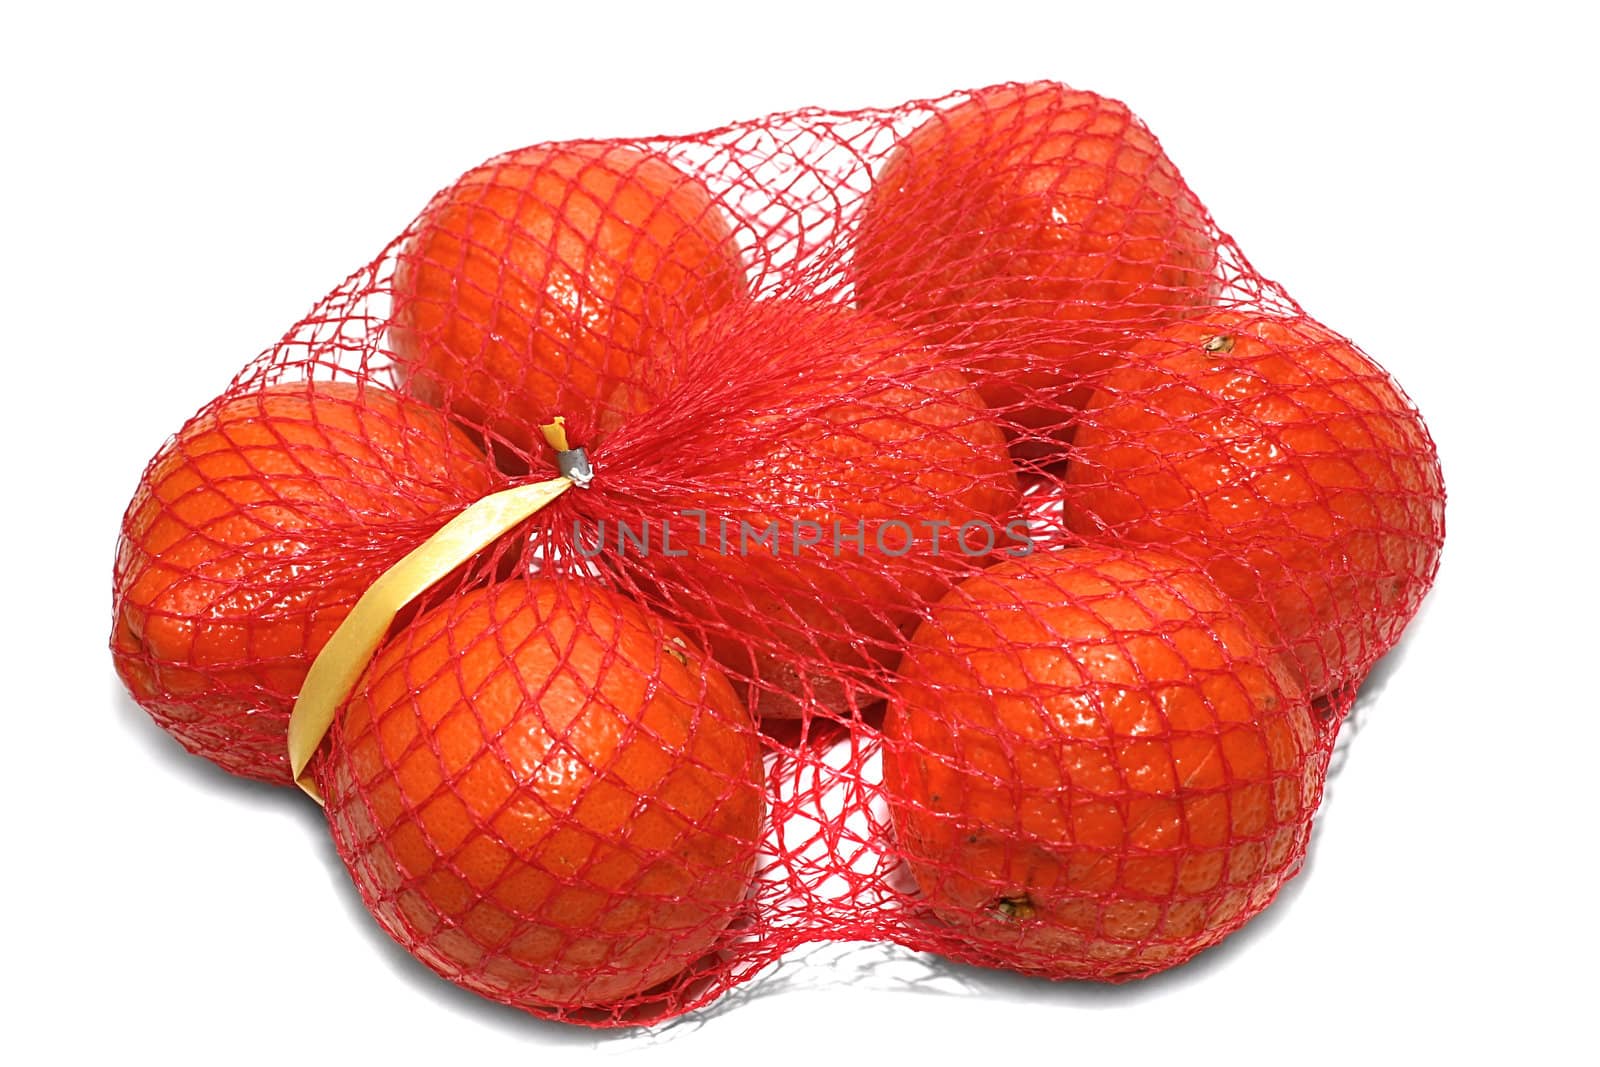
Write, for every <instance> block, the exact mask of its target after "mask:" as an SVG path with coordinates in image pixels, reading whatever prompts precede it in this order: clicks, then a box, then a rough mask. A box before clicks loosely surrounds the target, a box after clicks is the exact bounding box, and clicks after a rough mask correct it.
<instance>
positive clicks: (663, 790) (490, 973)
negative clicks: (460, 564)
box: [317, 578, 763, 1010]
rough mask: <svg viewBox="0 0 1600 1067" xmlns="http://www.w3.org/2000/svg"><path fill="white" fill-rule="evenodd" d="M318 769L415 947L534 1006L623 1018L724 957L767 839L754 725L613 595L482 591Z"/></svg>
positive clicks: (362, 698) (378, 679) (387, 921)
mask: <svg viewBox="0 0 1600 1067" xmlns="http://www.w3.org/2000/svg"><path fill="white" fill-rule="evenodd" d="M331 737H332V747H331V748H330V750H329V752H328V755H327V757H326V760H325V762H323V763H322V764H320V765H319V767H318V769H317V775H318V781H319V783H320V784H321V785H322V788H323V791H324V795H325V796H326V797H327V799H328V804H327V814H328V819H329V823H330V825H331V826H332V828H333V832H334V836H335V840H336V842H337V844H338V847H339V852H340V855H341V856H342V857H343V858H344V860H345V863H346V864H347V865H348V867H349V868H350V873H351V875H352V877H353V878H354V879H355V882H356V885H357V886H358V887H359V889H360V890H361V893H362V896H363V898H364V899H365V900H366V902H367V904H368V906H369V907H370V908H371V909H372V911H373V914H374V915H376V916H377V918H378V920H379V922H380V923H382V924H383V926H384V927H385V929H387V930H388V931H389V932H390V934H391V935H393V936H394V938H395V939H396V940H397V941H399V942H400V943H401V944H402V945H403V946H405V947H406V948H407V949H408V950H409V951H410V952H412V953H413V954H414V955H415V956H416V957H417V958H418V959H420V960H422V961H423V962H424V963H426V964H427V965H428V966H429V967H432V968H433V969H434V970H435V971H437V972H438V973H439V974H441V975H443V976H444V977H446V978H448V979H450V980H451V981H453V982H456V983H458V984H460V985H463V986H466V987H467V988H469V989H473V990H475V991H477V992H480V993H483V994H485V995H488V996H491V997H494V998H496V999H499V1000H503V1001H506V1002H509V1003H514V1004H518V1005H522V1006H524V1007H535V1008H545V1009H560V1010H574V1009H579V1008H586V1007H597V1006H603V1005H612V1004H616V1003H617V1002H619V1001H625V1000H627V999H628V998H631V997H635V996H636V995H638V994H641V993H643V992H645V991H647V990H649V989H650V988H651V987H652V986H656V985H658V984H659V983H662V982H664V981H667V980H668V979H671V978H673V977H674V976H676V975H678V974H679V973H681V972H682V971H683V970H684V969H685V968H686V967H689V966H690V965H691V964H693V963H694V962H695V960H696V959H697V958H698V957H700V956H701V955H702V954H703V953H705V952H706V951H707V950H708V949H709V948H711V947H712V945H713V944H714V942H715V941H716V940H717V938H718V936H719V935H720V934H721V932H722V930H723V929H724V928H725V927H726V925H727V924H728V922H729V921H730V919H731V918H732V917H733V916H734V915H735V913H736V912H737V911H738V909H739V907H740V904H741V901H742V899H743V897H744V894H745V891H746V889H747V888H748V885H749V882H750V879H751V875H752V870H753V864H754V859H755V854H756V848H757V845H758V842H759V840H760V835H761V819H762V810H763V797H762V771H761V751H760V745H759V742H758V740H757V738H756V734H755V731H754V729H753V727H752V725H751V722H750V716H749V713H748V712H747V711H746V710H745V708H744V706H743V705H742V704H740V702H739V700H738V698H737V696H736V695H735V694H734V691H733V689H732V687H731V686H730V685H729V684H728V682H727V680H726V679H725V678H724V677H723V676H722V674H721V672H719V671H718V670H717V669H716V668H715V667H714V666H711V665H709V664H707V663H705V662H703V661H702V659H701V656H700V654H699V653H698V652H697V651H696V650H694V649H693V648H691V647H690V646H689V645H688V643H687V642H686V641H685V640H684V638H683V636H682V635H681V634H680V633H679V632H678V631H677V630H675V629H674V628H672V627H671V626H669V625H667V624H665V623H663V622H661V621H660V620H658V619H656V618H655V617H653V616H650V615H648V614H647V613H646V612H645V611H643V610H642V609H641V608H639V607H637V606H636V605H634V604H633V603H631V602H629V601H627V600H625V599H623V598H622V597H620V596H618V595H616V594H614V593H610V592H608V591H606V590H604V589H602V588H600V587H598V586H594V585H589V584H584V583H579V582H566V583H558V582H556V581H552V580H550V579H544V578H535V579H526V580H515V581H511V582H506V583H502V584H499V585H495V586H491V587H488V588H484V589H479V590H475V591H472V592H469V593H466V594H464V595H462V596H461V597H459V598H458V599H457V600H456V601H454V602H451V603H447V604H445V605H443V606H441V607H438V608H436V609H434V610H432V611H430V612H426V613H424V614H423V615H422V616H421V617H420V618H419V619H418V620H417V621H416V622H415V623H414V624H413V625H412V626H411V627H409V628H408V629H406V630H405V631H402V632H401V633H400V634H398V635H397V636H396V637H395V638H393V639H392V640H391V641H390V643H389V644H388V645H387V646H385V647H384V648H383V649H381V650H380V651H379V653H378V655H377V656H376V657H375V658H374V660H373V662H372V663H371V665H370V666H369V667H368V669H367V672H366V674H365V675H364V677H363V678H362V680H361V682H360V683H359V684H358V685H357V687H356V689H355V691H354V693H353V694H352V696H351V698H350V701H349V703H348V704H347V706H346V707H345V708H344V710H343V712H342V713H341V715H340V718H339V719H338V721H337V722H336V723H335V725H334V729H333V732H332V735H331Z"/></svg>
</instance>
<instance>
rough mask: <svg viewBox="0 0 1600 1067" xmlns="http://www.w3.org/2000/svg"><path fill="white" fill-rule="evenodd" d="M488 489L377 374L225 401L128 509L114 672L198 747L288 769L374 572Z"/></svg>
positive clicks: (278, 777)
mask: <svg viewBox="0 0 1600 1067" xmlns="http://www.w3.org/2000/svg"><path fill="white" fill-rule="evenodd" d="M489 488H490V481H489V471H488V464H487V462H486V461H485V460H484V457H483V454H482V453H481V452H480V451H479V450H478V449H477V448H476V447H475V446H474V445H473V444H472V443H471V442H470V441H468V440H467V439H466V437H464V436H463V435H462V434H461V433H460V432H459V431H456V430H454V429H452V428H451V427H449V426H448V425H447V424H446V423H445V420H444V419H443V418H441V417H440V415H439V414H438V412H436V411H434V410H433V409H431V408H428V407H425V406H423V405H421V404H418V403H415V402H413V401H409V400H406V399H405V398H403V397H400V396H398V395H397V394H395V393H392V392H390V391H388V390H385V389H380V388H377V387H376V386H371V385H355V384H351V383H333V382H295V383H291V384H280V385H273V386H269V387H267V388H264V389H262V390H260V391H259V392H252V393H245V394H241V395H238V396H234V397H231V398H229V399H226V400H224V401H222V402H221V403H220V404H218V405H217V406H215V407H213V408H211V409H210V410H208V411H206V412H205V413H203V414H202V415H200V416H199V417H197V418H196V419H194V420H193V421H191V422H190V423H189V424H188V425H187V426H185V427H184V428H183V430H182V431H181V432H180V433H179V434H178V435H177V437H176V438H174V439H173V440H172V441H171V442H169V443H168V444H167V445H166V446H165V447H164V448H163V449H162V450H161V452H160V453H159V454H158V455H157V456H156V458H155V460H154V461H153V462H152V463H151V465H150V467H149V469H148V470H147V471H146V473H145V476H144V478H143V479H142V480H141V482H140V483H139V488H138V490H137V491H136V492H135V494H134V497H133V501H132V503H130V504H129V505H128V511H127V515H126V516H125V518H124V519H123V526H122V539H121V543H120V545H119V546H118V554H117V565H116V573H115V577H114V584H115V588H114V614H115V620H116V621H115V627H114V632H113V635H112V650H113V656H114V659H115V662H116V667H117V672H118V674H120V675H121V677H122V680H123V682H124V684H126V685H127V687H128V690H129V692H131V693H132V694H133V697H134V699H135V700H137V701H138V702H139V703H140V704H141V705H142V706H143V707H144V708H145V710H146V711H148V712H149V713H150V715H151V717H152V718H154V719H155V720H156V722H157V723H159V724H160V725H161V726H163V727H164V728H165V729H166V730H167V731H168V732H170V733H171V734H172V735H173V736H174V737H176V738H177V739H178V741H179V742H181V743H182V744H183V746H184V747H185V748H187V749H188V750H189V751H190V752H193V753H195V754H197V755H201V756H205V757H206V758H207V759H209V760H211V761H212V762H213V763H216V764H218V765H219V766H221V767H223V768H224V769H226V770H229V771H231V772H233V773H234V774H239V775H244V776H246V777H250V778H259V779H263V780H265V781H269V782H278V783H283V784H287V783H288V782H289V780H290V776H289V764H288V758H287V754H286V750H285V746H286V745H287V737H286V730H287V726H288V717H289V711H290V709H291V708H292V707H293V704H294V700H295V697H296V695H297V694H298V693H299V691H300V684H301V682H302V681H304V679H305V674H306V671H307V669H308V668H309V667H310V665H311V662H312V660H313V659H314V658H315V657H316V655H317V653H318V652H320V651H321V650H322V646H323V645H324V644H325V643H326V642H327V640H328V638H329V636H331V635H332V633H333V631H334V629H335V628H336V627H337V626H338V625H339V623H340V622H342V621H343V620H344V617H345V615H346V614H347V613H348V612H349V610H350V608H351V607H352V606H354V604H355V601H356V600H357V599H358V598H359V597H360V595H361V594H362V592H364V591H365V590H366V587H367V586H368V585H370V584H371V583H372V581H373V580H374V579H376V578H377V577H378V575H380V574H381V573H383V570H384V568H385V567H386V566H387V565H388V564H389V563H392V562H393V561H394V560H395V559H397V558H398V557H399V556H400V555H401V554H403V553H404V551H406V549H407V548H408V547H409V546H408V545H407V544H405V543H404V541H403V537H402V535H406V536H409V535H411V534H418V535H420V533H421V532H422V531H428V532H431V529H432V528H433V527H435V526H437V525H438V524H439V523H441V522H442V521H443V518H444V514H445V513H446V512H448V511H449V510H451V509H453V508H456V507H458V506H462V505H465V504H467V503H470V502H471V501H473V500H475V499H477V498H478V497H479V496H482V495H483V494H484V493H486V492H487V491H488V490H489Z"/></svg>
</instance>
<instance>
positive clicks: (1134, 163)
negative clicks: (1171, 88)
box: [853, 82, 1217, 443]
mask: <svg viewBox="0 0 1600 1067" xmlns="http://www.w3.org/2000/svg"><path fill="white" fill-rule="evenodd" d="M1216 265H1217V245H1216V242H1215V240H1214V238H1213V235H1212V230H1211V227H1210V223H1209V221H1208V219H1207V217H1206V214H1205V211H1204V209H1203V208H1202V207H1201V206H1200V203H1199V202H1198V201H1197V200H1196V199H1195V197H1194V196H1193V194H1191V193H1190V192H1189V190H1188V189H1187V187H1185V185H1184V183H1183V180H1182V178H1181V177H1179V175H1178V171H1177V168H1175V167H1174V166H1173V165H1172V163H1171V162H1170V161H1169V160H1168V159H1167V157H1166V155H1165V154H1164V153H1163V152H1162V150H1161V146H1160V145H1159V144H1158V143H1157V141H1156V139H1155V137H1154V136H1153V135H1152V134H1151V133H1150V131H1149V130H1148V129H1146V128H1145V126H1144V125H1143V124H1142V123H1140V122H1139V120H1138V119H1137V118H1136V117H1135V116H1134V115H1133V113H1132V112H1131V111H1129V110H1128V108H1127V107H1126V106H1125V105H1123V104H1121V103H1119V102H1117V101H1115V100H1108V99H1106V98H1105V97H1102V96H1097V95H1096V94H1094V93H1089V92H1079V91H1075V90H1072V89H1068V88H1067V87H1065V86H1063V85H1059V84H1056V83H1054V82H1033V83H1030V84H1026V85H1001V86H995V87H992V88H989V89H983V90H979V91H977V92H975V93H973V94H972V95H971V96H970V97H969V98H968V99H967V100H966V101H964V102H962V103H960V104H958V105H956V106H955V107H952V108H949V109H947V110H944V111H941V112H939V113H937V114H935V115H934V116H933V117H932V118H930V119H928V120H927V121H926V122H925V123H923V124H922V125H921V126H919V127H918V128H917V129H915V130H913V131H912V132H911V134H910V135H909V136H907V137H906V138H905V140H904V141H903V142H902V143H901V144H900V145H899V146H898V147H897V148H896V149H895V150H894V152H893V154H892V155H891V156H890V157H889V159H888V161H887V162H886V163H885V164H884V166H883V169H882V171H881V172H880V173H879V174H878V176H877V178H876V179H875V181H874V182H873V186H872V191H871V193H870V195H869V196H868V198H867V200H866V203H865V206H864V207H863V210H862V215H861V222H860V229H859V232H858V234H857V236H856V244H855V265H854V275H853V276H854V280H855V284H856V292H857V299H858V302H859V304H860V305H861V306H862V307H864V308H868V309H870V310H874V311H878V312H881V313H882V314H885V315H888V316H890V317H891V318H893V319H894V320H895V321H897V322H899V323H901V324H903V325H905V326H908V327H913V328H915V329H917V330H919V331H921V332H922V334H923V336H924V337H926V338H928V339H930V340H933V341H936V342H938V343H941V344H951V345H958V346H961V347H962V348H963V349H965V350H967V352H968V358H969V359H970V361H971V364H972V367H973V369H974V371H975V372H977V377H976V383H977V385H978V388H979V389H980V390H981V391H982V393H983V396H984V399H985V400H986V401H987V402H988V403H989V404H990V405H991V406H993V407H995V408H997V409H999V410H1001V411H1003V413H1004V415H1005V418H1006V419H1007V421H1008V422H1011V423H1014V424H1016V426H1018V427H1019V428H1020V429H1021V430H1022V431H1024V432H1027V431H1055V430H1062V429H1063V428H1064V424H1065V423H1066V422H1067V420H1068V419H1069V418H1070V416H1071V413H1072V411H1073V409H1075V408H1076V407H1077V406H1078V405H1080V404H1081V403H1082V401H1083V400H1084V398H1085V397H1086V396H1087V388H1086V386H1087V385H1088V383H1089V382H1091V380H1092V377H1093V375H1094V374H1095V373H1097V372H1098V371H1100V370H1102V369H1104V368H1105V367H1107V366H1111V365H1114V363H1115V362H1116V357H1117V355H1118V354H1119V353H1121V352H1122V351H1124V350H1125V349H1126V347H1127V344H1128V343H1129V341H1130V339H1132V338H1136V337H1137V336H1138V335H1139V334H1140V333H1141V332H1146V331H1149V330H1151V329H1154V328H1158V327H1160V326H1161V325H1163V324H1165V323H1167V322H1170V321H1171V320H1173V319H1175V318H1177V317H1179V316H1180V315H1182V314H1183V313H1184V310H1185V309H1186V308H1188V307H1191V306H1194V305H1200V304H1207V303H1209V302H1210V298H1211V295H1212V293H1213V292H1214V290H1215V278H1214V275H1215V268H1216ZM1050 436H1054V434H1052V433H1044V434H1041V437H1050ZM1039 439H1040V438H1035V440H1034V442H1033V443H1038V440H1039Z"/></svg>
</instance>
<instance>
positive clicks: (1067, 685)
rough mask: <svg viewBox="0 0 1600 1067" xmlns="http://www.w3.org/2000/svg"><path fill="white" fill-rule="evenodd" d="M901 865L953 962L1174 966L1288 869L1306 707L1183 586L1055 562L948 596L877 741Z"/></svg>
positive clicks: (909, 657)
mask: <svg viewBox="0 0 1600 1067" xmlns="http://www.w3.org/2000/svg"><path fill="white" fill-rule="evenodd" d="M885 735H886V745H885V755H884V775H885V786H886V789H887V792H888V797H889V803H890V812H891V816H892V818H893V821H894V826H895V830H896V834H897V839H898V841H899V845H900V847H901V849H902V850H903V851H904V853H905V854H906V856H907V857H908V858H909V860H910V863H911V869H912V872H913V874H914V875H915V877H916V881H917V885H918V887H919V889H920V895H919V896H918V897H917V898H916V899H917V903H919V904H921V905H924V906H926V907H927V908H929V909H931V911H932V912H933V913H934V915H935V916H936V917H937V918H938V920H939V921H940V922H941V923H942V924H943V926H944V932H945V936H946V939H947V942H948V943H949V944H950V945H951V946H952V948H953V950H954V951H956V952H957V954H960V955H962V956H963V957H964V958H970V959H973V960H975V961H976V962H981V963H986V964H990V965H997V966H1005V967H1009V968H1013V969H1016V970H1020V971H1024V972H1027V973H1036V974H1044V975H1049V976H1051V977H1057V978H1100V979H1110V980H1118V979H1124V978H1133V977H1141V976H1144V975H1147V974H1151V973H1154V972H1156V971H1159V970H1162V969H1164V968H1167V967H1171V966H1174V965H1176V964H1179V963H1182V962H1184V961H1185V960H1187V959H1189V958H1191V957H1192V956H1193V955H1194V954H1195V953H1197V952H1199V951H1201V950H1202V949H1204V948H1206V947H1208V946H1210V945H1212V944H1215V943H1216V942H1217V941H1220V940H1221V939H1222V938H1223V937H1224V936H1226V935H1227V934H1228V933H1230V932H1231V931H1232V930H1234V929H1236V928H1237V927H1238V926H1239V925H1241V924H1242V923H1243V922H1245V921H1246V920H1247V919H1248V918H1249V917H1251V916H1252V915H1254V914H1255V913H1256V912H1258V911H1260V910H1261V909H1262V908H1263V907H1265V906H1266V905H1267V903H1268V902H1270V901H1271V899H1272V897H1273V895H1274V894H1275V893H1276V892H1277V891H1278V889H1279V888H1280V887H1281V886H1282V885H1283V883H1284V882H1285V881H1286V880H1287V879H1288V878H1289V877H1290V876H1291V875H1292V874H1294V873H1295V871H1296V870H1297V869H1298V867H1299V863H1300V860H1301V858H1302V857H1303V856H1304V852H1305V847H1306V842H1307V839H1308V837H1309V834H1310V828H1311V816H1312V813H1313V810H1314V809H1315V806H1316V803H1317V800H1318V796H1319V793H1320V788H1321V778H1322V772H1323V768H1324V766H1325V753H1324V752H1323V750H1321V749H1320V748H1319V746H1318V738H1317V735H1316V730H1315V727H1314V723H1313V719H1312V713H1311V707H1310V704H1309V702H1308V700H1307V699H1306V696H1305V694H1304V692H1303V690H1302V689H1301V688H1300V687H1299V685H1298V684H1297V682H1296V680H1295V679H1294V677H1293V676H1292V674H1291V673H1290V672H1289V671H1287V670H1286V669H1285V667H1284V666H1283V665H1282V663H1281V662H1280V661H1279V660H1278V659H1277V657H1275V656H1273V655H1272V654H1271V653H1270V651H1269V650H1268V649H1267V648H1265V647H1264V646H1263V642H1262V639H1261V638H1260V636H1259V634H1258V633H1257V632H1256V630H1255V629H1254V628H1253V627H1252V625H1251V624H1250V623H1249V622H1248V621H1247V620H1246V618H1245V617H1244V615H1243V614H1242V613H1240V611H1239V610H1238V608H1237V607H1236V606H1235V605H1233V604H1232V603H1231V602H1229V601H1228V600H1227V599H1226V598H1224V597H1223V595H1222V594H1221V593H1220V591H1218V590H1217V589H1216V587H1215V586H1214V585H1213V584H1212V583H1211V581H1210V580H1209V579H1208V578H1207V577H1206V576H1205V575H1204V574H1203V573H1202V572H1200V571H1199V570H1198V569H1196V568H1195V567H1193V566H1192V565H1190V564H1187V563H1185V562H1183V561H1182V560H1179V559H1176V558H1174V557H1170V556H1165V555H1162V554H1160V553H1156V552H1152V551H1149V550H1115V549H1105V550H1101V549H1083V548H1077V549H1066V550H1062V551H1058V552H1049V553H1040V554H1038V555H1035V556H1030V557H1027V558H1024V559H1018V560H1012V561H1008V562H1004V563H1001V564H999V565H997V566H995V567H993V568H991V569H990V570H988V571H985V572H984V573H982V574H980V575H978V576H977V577H974V578H972V579H970V580H968V581H967V582H965V583H963V584H962V585H960V586H957V587H956V588H955V589H953V590H952V591H951V592H950V593H949V594H948V595H947V596H946V597H945V598H944V600H942V601H941V602H940V604H939V605H938V606H937V608H936V609H935V610H934V613H933V616H932V618H931V619H930V620H929V621H927V622H926V623H924V624H923V625H922V626H921V627H920V628H919V629H918V630H917V632H916V634H915V636H914V637H913V639H912V642H911V645H910V648H909V650H908V651H907V653H906V657H905V660H904V662H903V663H902V665H901V668H900V678H899V681H898V683H897V685H896V689H895V695H894V699H892V700H891V701H890V704H889V713H888V718H887V720H886V722H885Z"/></svg>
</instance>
